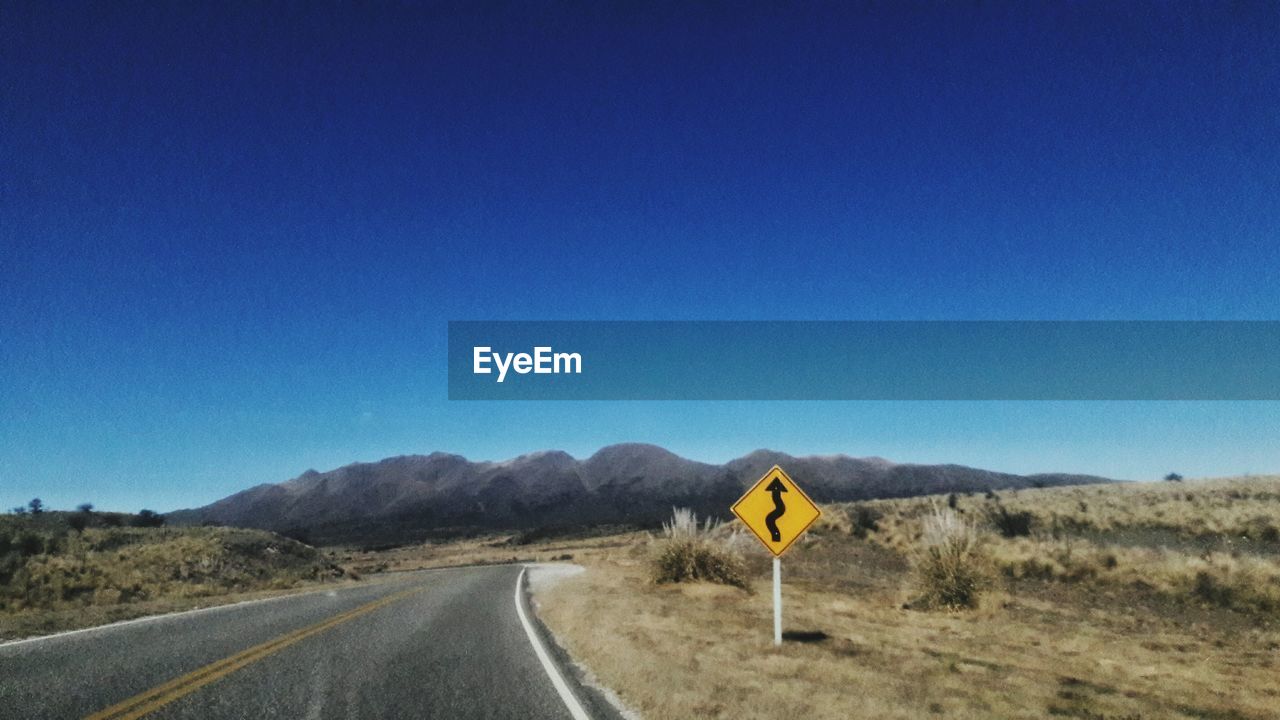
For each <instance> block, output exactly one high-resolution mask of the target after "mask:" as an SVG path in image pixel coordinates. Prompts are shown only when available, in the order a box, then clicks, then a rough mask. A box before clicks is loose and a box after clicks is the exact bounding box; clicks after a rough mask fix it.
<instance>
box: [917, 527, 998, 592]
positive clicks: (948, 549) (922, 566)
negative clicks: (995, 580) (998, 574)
mask: <svg viewBox="0 0 1280 720" xmlns="http://www.w3.org/2000/svg"><path fill="white" fill-rule="evenodd" d="M913 560H914V565H915V572H916V580H917V582H918V583H919V586H920V588H919V589H920V597H919V599H918V600H917V602H916V604H918V605H920V606H922V607H926V608H941V609H948V610H958V609H963V608H974V607H977V606H978V599H979V597H980V596H981V595H982V593H983V592H984V591H985V590H986V589H987V587H988V586H989V585H990V583H991V573H990V569H989V566H990V563H989V561H988V558H987V555H986V552H985V550H984V548H983V547H982V545H981V542H980V539H979V537H978V532H977V530H976V529H975V528H974V527H973V525H972V524H970V523H968V522H966V521H965V520H964V519H963V518H962V517H961V516H960V515H959V514H957V513H956V512H955V511H954V510H952V509H950V508H944V507H939V506H937V505H935V506H934V507H933V509H932V511H931V512H930V513H929V514H928V515H926V516H925V518H924V522H923V528H922V533H921V537H920V546H919V548H918V549H917V550H916V552H915V556H914V558H913Z"/></svg>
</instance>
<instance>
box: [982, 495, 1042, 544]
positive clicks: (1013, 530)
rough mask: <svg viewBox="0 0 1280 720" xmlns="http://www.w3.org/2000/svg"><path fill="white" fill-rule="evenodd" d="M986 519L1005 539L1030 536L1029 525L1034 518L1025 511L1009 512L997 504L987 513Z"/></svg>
mask: <svg viewBox="0 0 1280 720" xmlns="http://www.w3.org/2000/svg"><path fill="white" fill-rule="evenodd" d="M987 519H989V520H990V521H991V524H992V525H994V526H995V528H996V530H998V531H999V532H1000V534H1001V535H1002V536H1004V537H1007V538H1013V537H1027V536H1028V535H1030V534H1031V525H1032V523H1033V521H1034V519H1035V518H1034V516H1032V514H1031V513H1030V512H1028V511H1026V510H1017V511H1014V512H1009V509H1008V508H1006V507H1005V506H1004V505H1001V504H999V503H997V504H996V506H995V507H994V508H992V509H990V510H988V511H987Z"/></svg>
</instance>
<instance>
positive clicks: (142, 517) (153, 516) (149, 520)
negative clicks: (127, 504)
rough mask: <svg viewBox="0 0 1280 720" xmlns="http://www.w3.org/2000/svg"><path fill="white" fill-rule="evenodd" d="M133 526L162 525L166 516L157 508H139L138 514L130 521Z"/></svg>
mask: <svg viewBox="0 0 1280 720" xmlns="http://www.w3.org/2000/svg"><path fill="white" fill-rule="evenodd" d="M129 524H130V525H132V526H133V527H162V526H163V525H164V516H163V515H161V514H160V513H158V512H156V511H155V510H139V511H138V514H137V515H134V516H133V519H131V520H130V521H129Z"/></svg>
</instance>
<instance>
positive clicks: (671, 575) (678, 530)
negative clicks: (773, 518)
mask: <svg viewBox="0 0 1280 720" xmlns="http://www.w3.org/2000/svg"><path fill="white" fill-rule="evenodd" d="M740 539H741V536H740V535H739V534H738V533H736V532H732V531H728V530H727V527H726V526H724V525H723V524H722V523H720V522H719V521H718V520H715V519H713V518H707V519H706V520H705V521H703V522H702V523H699V522H698V516H697V515H695V514H694V513H693V511H692V510H689V509H688V508H673V509H672V511H671V521H670V522H667V523H664V524H663V525H662V537H661V538H660V539H658V540H657V541H656V542H655V543H654V548H653V557H652V559H651V561H650V572H651V574H652V577H653V580H654V582H657V583H679V582H697V581H699V580H704V581H707V582H713V583H719V584H721V585H732V586H734V587H740V588H745V587H747V566H746V563H745V562H743V560H742V555H741V553H740V551H739V547H738V546H739V545H740V544H741V542H740Z"/></svg>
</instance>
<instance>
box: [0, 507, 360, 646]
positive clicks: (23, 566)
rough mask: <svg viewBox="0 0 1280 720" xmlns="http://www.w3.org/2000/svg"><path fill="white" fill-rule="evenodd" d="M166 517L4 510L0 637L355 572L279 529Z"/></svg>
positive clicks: (237, 596)
mask: <svg viewBox="0 0 1280 720" xmlns="http://www.w3.org/2000/svg"><path fill="white" fill-rule="evenodd" d="M163 520H164V518H163V516H160V515H158V514H155V513H139V514H137V515H130V514H123V513H98V512H94V511H93V510H92V507H91V506H82V507H81V508H80V509H79V510H77V511H75V512H53V511H48V510H45V509H44V508H43V507H42V506H39V508H38V510H37V511H36V512H31V510H30V507H29V508H28V511H27V512H24V513H20V514H19V513H14V514H10V515H5V516H0V638H3V637H11V636H20V635H27V634H38V633H41V632H50V631H56V630H62V629H68V628H71V627H79V626H84V625H92V624H96V623H99V622H107V621H112V620H119V619H125V618H128V617H135V616H137V615H142V614H149V613H154V612H163V611H166V610H174V609H183V608H187V607H193V606H196V605H198V604H209V603H210V602H212V601H215V600H218V599H222V600H227V599H241V598H242V597H245V596H247V595H252V594H255V593H271V592H278V591H284V590H288V589H292V588H298V587H303V586H306V585H307V584H310V583H315V582H324V581H333V580H338V579H341V578H344V577H349V575H348V573H347V572H346V571H345V570H344V569H343V568H341V567H340V566H338V565H336V564H335V563H333V562H332V561H331V560H330V559H329V558H328V557H326V556H325V555H324V554H323V553H322V552H321V551H319V550H316V549H315V548H312V547H310V546H307V545H303V544H302V543H299V542H296V541H294V540H290V539H288V538H283V537H280V536H278V535H274V534H272V533H267V532H262V531H258V530H242V529H233V528H217V527H203V528H166V527H163Z"/></svg>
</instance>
